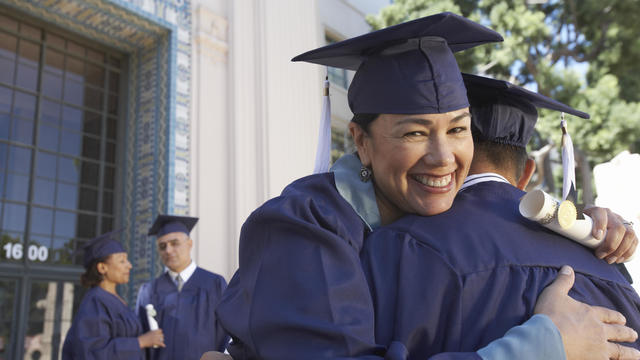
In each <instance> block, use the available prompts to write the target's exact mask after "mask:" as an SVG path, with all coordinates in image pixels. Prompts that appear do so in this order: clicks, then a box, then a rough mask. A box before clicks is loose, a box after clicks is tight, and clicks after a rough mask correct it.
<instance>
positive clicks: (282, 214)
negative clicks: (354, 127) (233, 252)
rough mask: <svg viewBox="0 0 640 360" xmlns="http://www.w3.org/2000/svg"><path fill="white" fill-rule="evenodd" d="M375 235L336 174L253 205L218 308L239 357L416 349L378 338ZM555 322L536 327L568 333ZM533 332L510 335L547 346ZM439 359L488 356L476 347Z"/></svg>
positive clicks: (376, 354) (371, 354) (363, 355)
mask: <svg viewBox="0 0 640 360" xmlns="http://www.w3.org/2000/svg"><path fill="white" fill-rule="evenodd" d="M354 173H355V174H357V173H356V172H354ZM358 181H359V180H358ZM368 233H369V230H368V226H367V225H366V224H365V223H364V221H363V220H362V219H361V218H360V216H359V215H358V213H357V212H356V211H355V210H354V208H353V207H352V205H350V204H349V203H348V202H347V201H346V200H345V199H344V198H343V197H342V196H341V195H340V193H338V191H337V189H336V185H335V178H334V174H333V173H325V174H317V175H312V176H308V177H305V178H302V179H299V180H297V181H295V182H294V183H292V184H290V185H289V186H288V187H287V188H286V189H285V190H284V191H283V193H282V195H281V196H279V197H277V198H275V199H272V200H269V201H268V202H266V203H265V204H264V205H263V206H261V207H260V208H258V209H257V210H256V211H255V212H253V213H252V214H251V216H250V217H249V218H248V220H247V221H246V222H245V224H244V225H243V227H242V232H241V235H240V267H239V270H238V271H237V272H236V273H235V275H234V277H233V278H232V279H231V281H230V282H229V287H228V288H227V290H226V291H225V293H224V294H223V297H222V300H221V302H220V304H219V305H218V308H217V309H216V313H217V315H218V317H219V319H220V321H221V322H222V325H223V327H224V328H225V329H226V330H227V331H228V332H229V333H230V335H231V337H232V339H233V340H232V343H231V344H230V346H229V352H230V353H231V355H232V356H233V358H234V359H235V360H242V359H258V358H259V359H326V358H341V359H346V358H358V359H381V358H383V357H385V356H387V357H389V358H394V357H398V356H401V354H403V353H404V351H405V350H406V349H404V347H403V346H395V345H401V344H391V345H390V346H389V347H388V348H387V347H386V346H381V345H379V344H377V343H376V340H375V336H374V325H375V321H374V314H373V311H374V309H373V302H372V300H371V295H370V292H369V287H368V284H367V281H366V278H365V276H364V272H363V269H362V265H361V263H360V258H359V252H360V250H361V248H362V243H363V240H364V238H365V237H366V236H367V234H368ZM549 323H550V322H548V323H547V324H549ZM551 327H553V329H551V330H549V327H546V328H545V327H544V326H539V325H533V326H532V325H529V326H528V331H529V334H531V333H545V334H547V333H550V332H551V333H553V334H554V335H556V336H555V338H554V339H555V340H556V341H559V335H557V330H556V329H555V327H554V326H553V325H551ZM521 328H523V327H521ZM554 331H555V332H554ZM523 333H526V331H524V332H523V331H521V332H519V333H517V332H516V333H515V335H513V336H512V337H511V338H510V340H512V341H514V342H515V343H516V344H521V343H522V342H521V341H524V342H525V344H527V345H529V344H530V345H531V346H533V348H534V351H532V352H533V353H535V354H537V352H536V351H535V350H537V345H538V344H540V342H539V339H537V338H536V336H535V335H534V336H531V335H529V336H527V335H526V334H525V335H523ZM503 334H504V333H503ZM501 335H502V334H501ZM519 341H520V342H519ZM512 343H513V342H512ZM503 344H504V343H503ZM497 347H499V346H497ZM558 348H560V349H561V348H562V347H561V345H560V346H556V347H555V349H556V350H557V349H558ZM489 353H490V355H492V354H491V352H490V351H489ZM535 354H534V355H535ZM555 354H557V353H555ZM431 359H432V360H454V359H478V360H479V359H481V358H480V356H479V355H478V354H477V353H476V352H474V351H470V352H465V353H460V352H459V353H443V354H438V355H435V356H433V357H431ZM487 359H501V358H500V357H491V356H490V357H487Z"/></svg>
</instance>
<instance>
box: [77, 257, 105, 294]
mask: <svg viewBox="0 0 640 360" xmlns="http://www.w3.org/2000/svg"><path fill="white" fill-rule="evenodd" d="M110 256H111V255H107V256H105V257H102V258H100V259H95V260H93V261H92V262H91V263H90V264H89V267H88V268H87V270H86V271H85V272H84V274H82V275H81V276H80V283H81V284H82V286H84V287H86V288H92V287H94V286H97V285H98V284H100V282H101V281H102V279H103V276H102V274H100V272H99V271H98V263H103V262H106V261H107V259H108V258H109V257H110Z"/></svg>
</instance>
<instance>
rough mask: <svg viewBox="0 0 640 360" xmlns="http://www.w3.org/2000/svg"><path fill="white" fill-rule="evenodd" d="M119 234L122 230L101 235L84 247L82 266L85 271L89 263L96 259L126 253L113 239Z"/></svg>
mask: <svg viewBox="0 0 640 360" xmlns="http://www.w3.org/2000/svg"><path fill="white" fill-rule="evenodd" d="M121 232H122V229H119V230H114V231H111V232H108V233H105V234H102V235H100V236H98V237H96V238H94V239H93V240H91V241H89V242H88V243H87V244H86V245H85V246H84V259H83V265H84V267H85V269H88V268H89V265H90V264H91V262H92V261H94V260H96V259H101V258H103V257H105V256H109V255H111V254H115V253H121V252H126V250H125V249H124V247H122V244H120V242H119V241H117V240H116V239H115V238H116V236H117V235H119V234H120V233H121Z"/></svg>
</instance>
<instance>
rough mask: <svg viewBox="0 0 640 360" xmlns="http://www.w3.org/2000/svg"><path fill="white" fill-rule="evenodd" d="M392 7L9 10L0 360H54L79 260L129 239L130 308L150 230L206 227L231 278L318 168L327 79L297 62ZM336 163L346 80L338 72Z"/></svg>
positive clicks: (0, 47) (204, 234)
mask: <svg viewBox="0 0 640 360" xmlns="http://www.w3.org/2000/svg"><path fill="white" fill-rule="evenodd" d="M388 3H389V1H388V0H384V1H383V0H379V1H364V0H351V1H348V0H309V1H299V0H279V1H266V0H253V1H250V0H233V1H231V0H206V1H205V0H202V1H189V0H0V69H1V70H0V234H1V235H0V236H1V238H0V359H18V358H33V357H34V356H40V358H41V359H49V358H51V359H57V358H59V355H60V352H61V348H62V342H63V341H64V336H65V334H66V331H67V330H68V328H69V326H70V324H71V320H72V317H73V314H74V311H75V309H76V307H77V306H78V304H79V302H80V300H81V298H82V295H83V290H82V288H81V287H80V285H79V277H80V274H81V273H82V272H83V268H82V248H83V246H84V244H85V243H86V242H87V241H89V240H90V239H91V238H93V237H95V236H97V235H99V234H101V233H104V232H106V231H110V230H114V229H122V230H123V231H122V233H121V235H120V240H121V242H122V243H123V245H124V246H125V248H126V249H127V251H128V253H129V258H130V260H131V262H132V264H133V270H132V272H131V277H130V282H129V283H128V284H127V285H125V286H121V287H120V288H119V289H118V290H119V292H120V294H121V295H123V297H124V298H125V299H126V300H127V301H129V303H131V302H133V301H135V295H136V292H137V289H138V287H139V286H140V284H141V283H143V282H145V281H148V280H149V279H151V278H152V277H154V276H157V275H159V274H160V273H161V272H162V264H161V263H160V262H159V259H158V256H157V253H156V247H155V243H154V239H153V238H149V237H148V236H147V235H146V233H147V230H148V228H149V226H150V225H151V222H152V221H153V219H154V218H155V216H156V215H158V214H161V213H169V214H184V215H187V214H188V215H191V216H198V217H200V222H199V223H198V225H197V226H196V228H195V231H194V232H192V238H193V239H194V244H195V245H194V251H193V257H194V259H195V261H196V262H197V263H198V265H200V266H202V267H204V268H206V269H209V270H212V271H215V272H217V273H220V274H222V275H224V276H225V277H227V279H229V278H230V276H231V275H232V274H233V272H234V271H235V269H236V267H237V255H238V254H237V245H238V237H239V233H240V227H241V225H242V223H243V222H244V220H245V219H246V217H247V216H248V215H249V214H250V212H251V211H252V210H253V209H255V208H256V207H257V206H259V205H260V204H262V203H263V202H264V201H266V200H267V199H269V198H271V197H274V196H277V195H278V194H279V193H280V191H281V190H282V189H283V188H284V187H285V186H286V184H288V183H289V182H291V181H292V180H294V179H296V178H299V177H302V176H305V175H308V174H310V172H311V171H312V169H313V160H314V158H315V147H316V138H317V134H318V124H319V120H320V106H321V96H322V79H323V78H324V76H325V75H326V72H327V70H325V69H323V68H321V67H319V66H315V65H311V64H292V63H290V59H291V58H292V57H293V56H295V55H297V54H299V53H301V52H304V51H306V50H309V49H312V48H315V47H317V46H321V45H323V44H325V43H327V42H330V41H338V40H342V39H344V38H347V37H351V36H355V35H358V34H361V33H364V32H367V31H368V30H369V28H368V26H367V24H366V22H365V21H364V15H365V14H367V13H373V12H377V11H378V10H379V9H380V8H381V7H382V6H384V5H387V4H388ZM328 71H329V73H330V77H331V80H332V88H331V92H332V101H333V109H332V118H333V123H334V139H336V145H335V147H336V151H345V150H346V149H347V148H348V144H349V143H348V140H347V139H348V138H347V136H346V124H347V122H348V121H349V119H350V117H351V114H350V112H349V110H348V106H347V104H346V88H347V86H348V83H349V81H350V77H351V76H352V74H349V73H347V72H344V71H341V70H337V69H330V70H328Z"/></svg>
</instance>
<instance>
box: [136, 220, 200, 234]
mask: <svg viewBox="0 0 640 360" xmlns="http://www.w3.org/2000/svg"><path fill="white" fill-rule="evenodd" d="M197 222H198V218H197V217H189V216H176V215H158V217H156V220H155V221H154V222H153V225H151V228H150V229H149V233H148V234H147V235H155V236H158V237H160V236H163V235H165V234H169V233H172V232H182V233H185V234H187V235H189V233H190V232H191V229H193V227H194V226H195V225H196V223H197Z"/></svg>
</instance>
